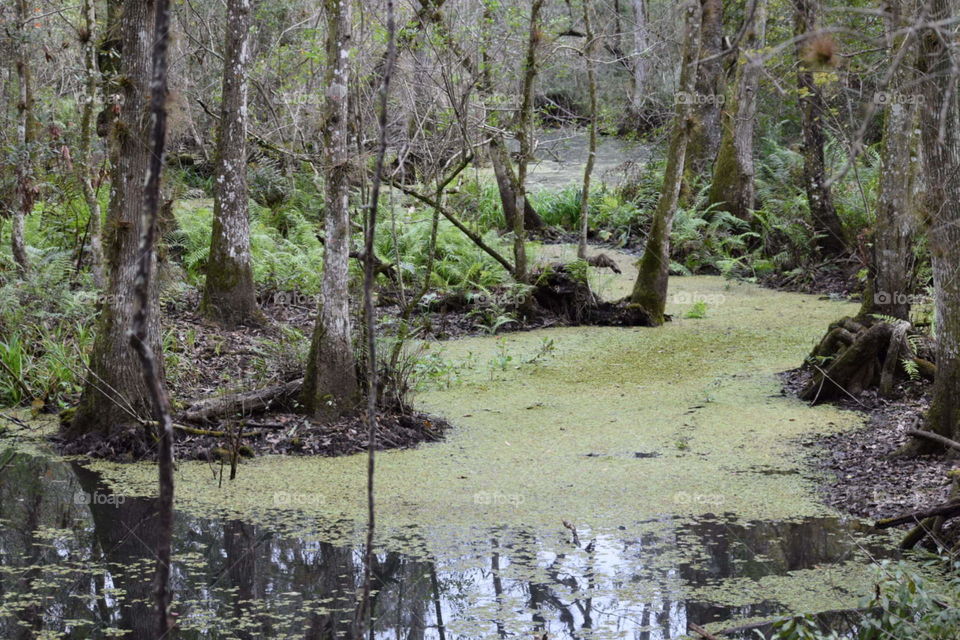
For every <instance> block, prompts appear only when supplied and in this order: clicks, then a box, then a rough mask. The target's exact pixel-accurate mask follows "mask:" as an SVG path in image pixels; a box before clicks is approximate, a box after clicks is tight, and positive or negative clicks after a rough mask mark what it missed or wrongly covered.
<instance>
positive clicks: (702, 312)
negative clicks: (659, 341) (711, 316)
mask: <svg viewBox="0 0 960 640" xmlns="http://www.w3.org/2000/svg"><path fill="white" fill-rule="evenodd" d="M683 317H684V318H689V319H691V320H702V319H703V318H706V317H707V303H706V302H704V301H703V300H697V301H696V302H694V303H693V306H692V307H690V308H689V309H687V310H686V311H685V312H684V314H683Z"/></svg>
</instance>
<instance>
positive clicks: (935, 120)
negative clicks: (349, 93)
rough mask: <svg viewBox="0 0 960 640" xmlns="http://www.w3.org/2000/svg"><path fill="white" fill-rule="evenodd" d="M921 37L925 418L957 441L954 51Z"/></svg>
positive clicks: (959, 322)
mask: <svg viewBox="0 0 960 640" xmlns="http://www.w3.org/2000/svg"><path fill="white" fill-rule="evenodd" d="M930 6H931V16H930V22H931V24H940V25H943V24H949V23H950V22H951V21H952V20H954V19H955V18H956V13H957V11H956V6H955V3H954V2H950V1H948V0H934V1H933V2H932V4H931V5H930ZM941 29H942V28H941V27H927V28H925V29H924V30H923V31H922V32H921V33H920V58H919V65H918V66H919V68H920V71H921V73H922V74H923V79H922V87H923V97H924V100H923V104H922V107H921V117H920V123H921V125H920V128H921V136H922V142H923V151H924V154H923V158H924V169H925V172H926V174H927V179H928V185H927V189H926V198H925V202H924V209H925V211H926V214H927V215H928V216H929V218H928V222H929V225H930V226H929V230H928V237H929V242H930V254H931V261H932V263H933V283H934V290H935V297H936V338H937V374H936V380H935V381H934V386H933V397H932V399H931V403H930V411H929V414H928V416H927V420H928V427H929V428H930V430H931V431H933V432H934V433H938V434H940V435H942V436H946V437H948V438H952V439H954V440H956V439H958V438H960V277H958V273H957V272H958V269H960V137H958V132H957V93H956V89H955V86H954V83H955V74H956V62H957V61H956V59H955V52H954V51H953V50H952V47H953V46H954V45H953V37H952V31H945V30H941Z"/></svg>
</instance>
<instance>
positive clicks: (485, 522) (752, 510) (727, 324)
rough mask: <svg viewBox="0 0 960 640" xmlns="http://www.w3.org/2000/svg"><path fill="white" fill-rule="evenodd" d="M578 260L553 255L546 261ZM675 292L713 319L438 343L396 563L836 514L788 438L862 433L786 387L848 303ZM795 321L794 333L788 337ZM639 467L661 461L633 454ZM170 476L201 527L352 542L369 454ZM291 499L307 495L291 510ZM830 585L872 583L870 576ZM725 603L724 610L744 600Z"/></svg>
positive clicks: (659, 574)
mask: <svg viewBox="0 0 960 640" xmlns="http://www.w3.org/2000/svg"><path fill="white" fill-rule="evenodd" d="M574 251H575V249H574V248H572V247H558V248H549V249H548V248H546V247H545V248H544V253H545V254H550V253H553V254H554V255H556V254H563V253H566V252H571V253H572V252H574ZM615 257H616V259H617V261H618V263H619V264H622V265H623V266H624V267H625V268H624V273H623V275H622V276H619V277H617V278H613V279H611V278H610V277H608V276H604V275H600V274H599V273H598V272H597V271H596V270H594V269H591V275H590V277H591V279H592V280H596V281H600V282H601V283H602V284H603V286H601V287H599V290H600V291H601V292H602V293H603V295H604V296H606V297H608V298H617V297H622V296H623V295H624V294H625V293H627V292H629V290H630V285H631V283H632V281H633V279H634V277H635V275H636V267H635V266H632V265H631V262H632V259H631V258H630V257H629V256H626V255H624V254H617V255H616V256H615ZM547 259H552V258H550V257H548V258H547ZM670 284H671V291H672V293H674V294H677V295H674V296H671V297H669V298H668V306H667V311H668V312H670V313H676V312H677V311H678V310H682V309H683V308H685V307H686V306H687V305H688V304H689V301H688V300H687V299H688V298H693V299H695V298H697V297H706V296H711V299H712V302H711V303H710V308H711V313H710V315H709V316H708V317H707V318H705V319H702V320H698V321H696V322H694V321H684V320H680V321H677V322H674V323H670V324H669V325H665V326H663V327H659V328H656V329H647V328H639V329H620V328H565V329H551V330H541V331H531V332H522V333H514V334H509V335H507V336H501V337H498V338H492V337H474V338H466V339H462V340H456V341H451V342H447V343H444V344H443V346H442V349H443V355H444V357H445V358H446V359H447V360H448V361H450V362H451V363H452V364H454V365H456V366H457V367H459V369H458V370H459V371H460V372H461V373H460V383H459V384H458V385H456V386H454V387H452V388H449V389H448V388H437V389H431V390H428V391H425V392H423V393H421V394H420V395H419V396H418V397H417V399H416V401H417V405H418V406H419V408H421V409H424V410H427V411H430V412H433V413H436V414H441V415H443V416H444V417H446V418H447V419H449V420H450V421H451V422H452V423H453V424H454V425H456V427H455V428H454V429H453V430H452V431H451V432H450V433H449V434H448V438H447V440H446V441H445V442H442V443H437V444H432V445H429V446H423V447H420V448H418V449H413V450H404V451H389V452H383V453H380V454H378V458H377V460H378V463H377V476H376V479H377V505H378V525H377V526H378V538H379V539H380V541H381V544H384V541H386V540H390V542H389V545H390V548H391V549H395V550H398V551H407V552H416V553H429V554H430V555H432V556H433V557H442V558H445V557H459V556H461V555H462V553H463V550H464V549H467V548H470V549H475V550H477V549H481V548H484V546H485V545H487V544H488V541H489V539H490V535H491V533H490V532H491V531H492V530H495V531H497V532H498V535H502V536H504V537H508V536H509V535H510V534H509V533H508V532H510V531H513V532H523V531H534V532H536V535H537V536H538V537H539V538H540V540H541V544H543V545H545V546H546V547H550V545H554V547H555V546H556V545H558V544H563V543H562V542H560V541H559V540H560V539H561V537H562V527H561V526H560V524H559V523H560V520H561V519H565V520H568V521H570V522H573V523H575V524H576V525H577V527H578V528H579V529H580V530H581V537H582V538H585V537H586V536H587V535H590V536H591V537H598V538H599V539H610V540H614V541H624V540H637V539H641V538H642V537H644V536H650V535H656V536H659V537H660V538H662V539H663V540H668V541H669V540H672V539H675V534H674V533H672V532H675V531H678V530H679V529H680V528H682V527H684V526H685V525H687V524H692V523H696V522H702V521H703V519H704V518H705V517H706V514H709V513H723V514H728V515H729V517H731V518H736V519H738V520H785V519H797V518H809V517H816V516H826V515H832V512H831V511H830V510H829V509H827V508H826V507H824V506H823V505H822V504H821V503H820V502H819V501H818V500H817V498H816V496H815V492H814V490H813V488H814V487H813V485H814V482H815V479H814V478H811V477H810V476H809V474H808V473H806V469H805V467H804V466H803V464H802V462H801V461H800V460H799V458H798V453H797V451H796V449H795V447H794V446H793V445H791V440H792V439H793V438H796V437H800V436H805V435H809V434H811V433H813V432H824V431H833V430H840V429H846V428H853V427H857V426H860V425H861V424H862V420H861V418H860V417H858V416H857V414H855V413H853V412H848V411H840V410H838V409H835V408H831V407H825V406H820V407H809V406H807V405H806V404H804V403H802V402H799V401H796V400H793V399H790V398H786V397H784V396H783V395H782V394H781V392H780V383H779V381H778V379H777V377H776V373H777V372H779V371H782V370H784V369H787V368H790V367H792V366H795V364H796V363H797V362H799V361H801V360H802V359H803V357H804V356H805V355H806V354H807V353H808V352H809V350H810V349H811V347H812V346H813V344H814V342H815V340H816V339H817V338H818V337H819V335H820V334H821V332H822V329H823V327H824V326H826V325H828V324H829V323H830V322H831V321H832V320H834V319H835V318H836V317H839V316H842V315H845V314H850V313H852V311H853V309H854V306H853V305H850V304H845V303H839V302H834V301H829V300H817V299H815V298H814V297H811V296H802V295H797V294H790V293H783V292H776V291H770V290H765V289H761V288H759V287H756V286H754V285H749V284H743V283H736V282H728V281H724V280H723V279H721V278H717V277H692V278H673V279H671V282H670ZM674 300H678V302H677V303H676V304H674V303H673V301H674ZM679 300H682V302H680V301H679ZM787 310H789V315H790V318H791V321H790V322H784V316H785V314H786V311H787ZM545 338H549V339H551V340H553V344H554V345H555V348H554V349H553V351H552V352H551V354H550V356H549V357H547V358H540V359H538V360H537V361H536V365H522V364H521V365H519V367H508V368H507V370H506V371H504V370H503V369H502V368H500V367H496V366H493V364H492V363H493V362H494V361H495V358H496V357H497V355H498V353H500V349H501V348H503V349H505V350H506V352H507V353H508V354H510V355H511V356H513V360H512V362H514V363H523V362H526V361H532V360H533V357H534V356H535V355H536V354H537V353H538V352H539V351H540V350H541V349H542V340H543V339H545ZM501 342H502V344H503V345H504V346H503V347H500V346H499V345H500V343H501ZM678 442H683V443H685V448H684V449H682V450H681V449H679V448H678V447H677V443H678ZM638 451H643V452H655V453H659V454H660V455H659V456H643V457H638V456H636V455H635V453H636V452H638ZM96 467H97V468H98V469H100V470H101V471H103V472H104V473H105V474H106V477H107V478H108V479H109V481H110V482H111V483H112V484H113V485H114V486H117V487H123V489H124V491H125V492H129V493H145V494H152V493H153V491H154V486H155V482H156V473H155V468H154V467H153V466H152V465H115V464H107V463H97V464H96ZM176 473H177V476H176V480H177V483H178V485H177V486H178V487H179V488H180V490H179V491H178V494H177V501H178V506H179V508H180V509H182V510H186V511H188V512H192V513H196V514H198V515H225V516H229V515H239V516H241V517H244V518H247V519H250V520H253V521H258V522H261V523H263V524H265V525H268V526H270V527H272V528H274V529H276V530H280V531H285V532H291V533H299V534H302V535H307V536H309V537H311V538H312V539H315V538H317V537H319V538H321V539H329V540H332V541H344V540H356V539H357V535H358V534H359V533H360V531H361V529H362V523H363V522H364V521H365V513H366V503H365V486H366V484H365V483H366V458H365V456H362V455H359V456H350V457H343V458H295V459H292V458H283V457H272V456H265V457H260V458H256V459H254V460H251V461H250V462H249V463H248V464H246V465H245V466H244V469H243V470H241V472H240V473H239V475H238V477H237V479H236V480H235V481H232V482H230V483H224V485H223V487H218V483H217V481H216V480H215V479H212V478H211V474H210V472H209V469H208V468H207V465H206V464H204V463H196V462H183V463H181V464H180V465H179V466H178V468H177V472H176ZM279 494H283V495H284V496H285V497H288V496H290V495H298V496H300V495H302V496H310V497H311V499H310V500H298V501H296V502H295V504H296V508H295V509H294V508H286V509H281V508H277V507H276V504H277V498H276V496H277V495H279ZM318 497H322V500H321V499H317V498H318ZM286 504H294V501H287V502H286ZM425 523H429V524H425ZM414 530H415V531H416V535H410V533H411V531H414ZM586 532H589V534H587V533H586ZM517 535H519V534H517ZM504 544H506V543H504ZM700 544H703V543H702V541H701V542H697V541H693V542H690V543H689V544H684V545H682V546H678V545H676V544H674V543H669V544H668V543H664V544H663V545H661V546H659V547H657V548H656V552H655V553H651V554H650V555H644V558H643V566H642V567H640V566H635V565H634V564H631V565H630V571H631V572H636V574H637V576H636V578H635V579H633V578H631V589H632V590H634V591H636V592H641V591H643V589H645V588H647V587H649V588H651V589H654V588H656V589H660V588H661V587H660V586H657V585H658V584H661V583H662V580H663V579H664V575H666V574H667V573H669V570H670V568H671V567H676V566H677V564H678V563H682V562H684V561H685V559H686V560H689V559H690V558H691V554H695V553H696V549H697V545H700ZM482 556H483V554H482V553H479V554H478V558H479V560H478V561H483V560H482ZM486 562H489V557H487V558H486ZM848 569H849V571H848ZM831 571H833V572H834V573H831V574H829V575H831V576H832V575H834V574H836V575H837V576H838V578H837V579H838V580H839V579H840V578H839V577H840V576H843V577H844V580H846V579H847V578H849V579H850V583H851V584H852V585H853V586H854V587H857V586H862V587H863V588H864V589H866V588H867V587H868V584H867V583H866V582H863V581H862V580H861V577H860V574H859V568H858V566H854V565H851V566H850V567H849V568H848V567H847V566H846V565H843V566H838V567H836V568H834V569H831ZM825 575H827V574H826V573H823V572H821V573H818V572H816V571H811V572H808V573H800V574H798V575H797V582H796V583H792V582H791V583H790V585H791V587H790V588H789V589H787V588H786V587H784V589H783V592H782V594H777V595H776V596H775V598H776V599H778V600H780V601H782V602H784V603H785V605H786V606H788V607H790V608H793V609H797V608H799V607H801V606H807V605H808V604H809V603H810V602H811V601H812V600H818V601H819V602H820V603H822V604H823V605H824V607H823V608H831V605H832V604H833V603H834V600H835V598H836V591H835V590H834V589H833V588H832V587H831V586H830V585H829V584H828V583H826V582H824V579H823V578H824V576H825ZM761 587H762V588H764V589H765V588H767V587H768V585H767V584H766V583H763V582H761ZM675 588H676V589H683V588H684V586H683V584H677V585H675ZM770 588H771V589H772V588H774V586H773V585H770ZM715 589H716V590H717V595H716V599H722V596H723V593H724V592H728V593H732V592H735V591H737V590H739V589H746V587H745V586H744V585H743V584H741V583H730V584H720V585H715ZM851 589H852V590H855V589H853V588H852V587H851ZM851 592H852V591H851ZM751 593H752V592H751ZM748 595H749V594H746V595H744V597H745V598H746V597H748Z"/></svg>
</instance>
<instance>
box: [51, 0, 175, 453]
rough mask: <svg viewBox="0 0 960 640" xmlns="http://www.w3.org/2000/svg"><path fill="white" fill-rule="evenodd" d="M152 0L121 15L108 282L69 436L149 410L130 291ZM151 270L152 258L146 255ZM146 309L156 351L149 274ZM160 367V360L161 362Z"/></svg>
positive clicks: (145, 147) (145, 130)
mask: <svg viewBox="0 0 960 640" xmlns="http://www.w3.org/2000/svg"><path fill="white" fill-rule="evenodd" d="M155 4H156V0H146V1H144V2H130V3H125V5H124V8H123V15H122V18H121V38H122V41H123V46H122V50H123V57H122V61H121V76H122V77H123V78H124V82H123V84H122V86H123V94H122V95H123V102H122V107H121V112H120V123H119V124H120V126H119V127H118V131H117V133H116V135H117V137H118V146H117V153H116V157H115V161H114V166H113V179H112V189H113V190H112V193H111V197H110V207H109V210H108V212H107V224H106V228H105V237H104V240H105V245H106V259H107V264H108V267H109V281H108V283H107V288H106V289H105V290H104V291H103V295H102V296H101V300H102V307H101V310H100V317H99V319H98V321H97V332H96V338H95V340H94V344H93V351H92V353H91V355H90V363H89V372H88V375H87V380H86V383H85V386H84V390H83V395H82V396H81V398H80V405H79V406H78V407H77V410H76V412H75V414H74V416H73V420H72V421H71V423H70V425H69V427H68V429H67V433H68V436H70V437H76V436H80V435H83V434H86V433H91V432H99V433H101V434H103V435H109V434H110V433H111V432H112V431H113V430H114V429H116V428H119V427H121V426H123V425H131V424H134V423H142V422H143V421H146V420H149V419H150V415H151V402H150V394H149V390H148V389H147V386H146V384H145V383H144V380H143V376H142V375H141V370H140V365H139V363H138V361H137V359H136V355H135V353H134V351H133V349H132V348H131V346H130V342H129V337H128V335H127V332H128V331H129V329H130V327H131V325H132V322H133V318H134V298H133V296H132V295H131V294H132V292H133V290H134V284H135V281H136V275H137V257H138V242H139V238H140V234H141V229H142V226H143V220H142V218H141V215H140V214H141V209H142V207H143V194H144V182H143V177H144V176H145V175H146V174H147V167H148V164H149V162H150V157H151V154H150V145H149V134H150V118H148V117H146V107H147V101H148V95H149V87H148V80H149V78H150V71H151V46H152V39H151V38H145V37H143V34H144V33H152V31H153V22H152V19H153V16H154V6H155ZM150 262H151V264H150V272H151V274H152V273H153V272H154V271H155V269H156V257H155V256H152V257H151V260H150ZM148 295H149V299H150V305H149V308H150V310H151V314H150V315H149V316H148V317H147V318H146V322H145V327H146V331H145V340H144V342H145V343H146V344H147V345H148V346H149V347H150V348H151V349H152V350H153V352H154V353H160V352H161V351H160V329H159V324H158V321H157V317H156V312H155V309H156V308H157V299H158V296H157V286H156V278H154V277H151V278H150V290H149V293H148ZM159 364H160V365H161V367H162V360H161V361H160V363H159Z"/></svg>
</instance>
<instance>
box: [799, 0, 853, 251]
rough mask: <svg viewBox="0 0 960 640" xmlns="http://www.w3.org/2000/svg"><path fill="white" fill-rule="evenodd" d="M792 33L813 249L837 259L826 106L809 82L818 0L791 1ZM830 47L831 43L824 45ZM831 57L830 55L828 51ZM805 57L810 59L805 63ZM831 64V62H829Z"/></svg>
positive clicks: (839, 237)
mask: <svg viewBox="0 0 960 640" xmlns="http://www.w3.org/2000/svg"><path fill="white" fill-rule="evenodd" d="M793 5H794V9H795V11H794V34H795V35H796V51H797V61H798V63H799V64H800V67H799V68H798V69H797V89H798V92H799V98H798V100H799V104H800V121H801V127H802V129H803V183H804V188H805V189H806V192H807V202H808V204H809V206H810V216H811V217H812V218H813V224H814V231H816V233H817V234H818V235H819V238H818V239H817V248H818V250H819V251H820V254H821V255H822V256H824V257H834V256H838V255H840V254H841V253H843V252H844V249H845V247H846V243H845V242H844V238H843V226H842V225H841V223H840V217H839V216H838V215H837V211H836V209H835V208H834V206H833V197H832V196H831V194H830V187H829V186H828V185H827V177H826V168H825V161H824V156H823V118H824V116H825V115H826V104H825V103H824V101H823V94H822V93H821V92H820V88H819V87H818V86H817V85H816V83H815V82H814V79H813V71H814V68H813V67H814V64H813V62H814V60H815V59H817V58H819V57H820V56H819V54H818V53H817V52H811V50H810V49H811V48H812V47H816V46H818V42H822V41H820V40H819V39H818V38H817V34H816V30H817V28H818V25H817V19H818V13H819V5H820V2H819V0H793ZM824 46H825V47H831V46H832V44H829V45H828V44H824ZM831 55H832V52H831ZM807 58H810V59H811V60H810V61H808V60H807ZM831 62H832V60H831Z"/></svg>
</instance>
